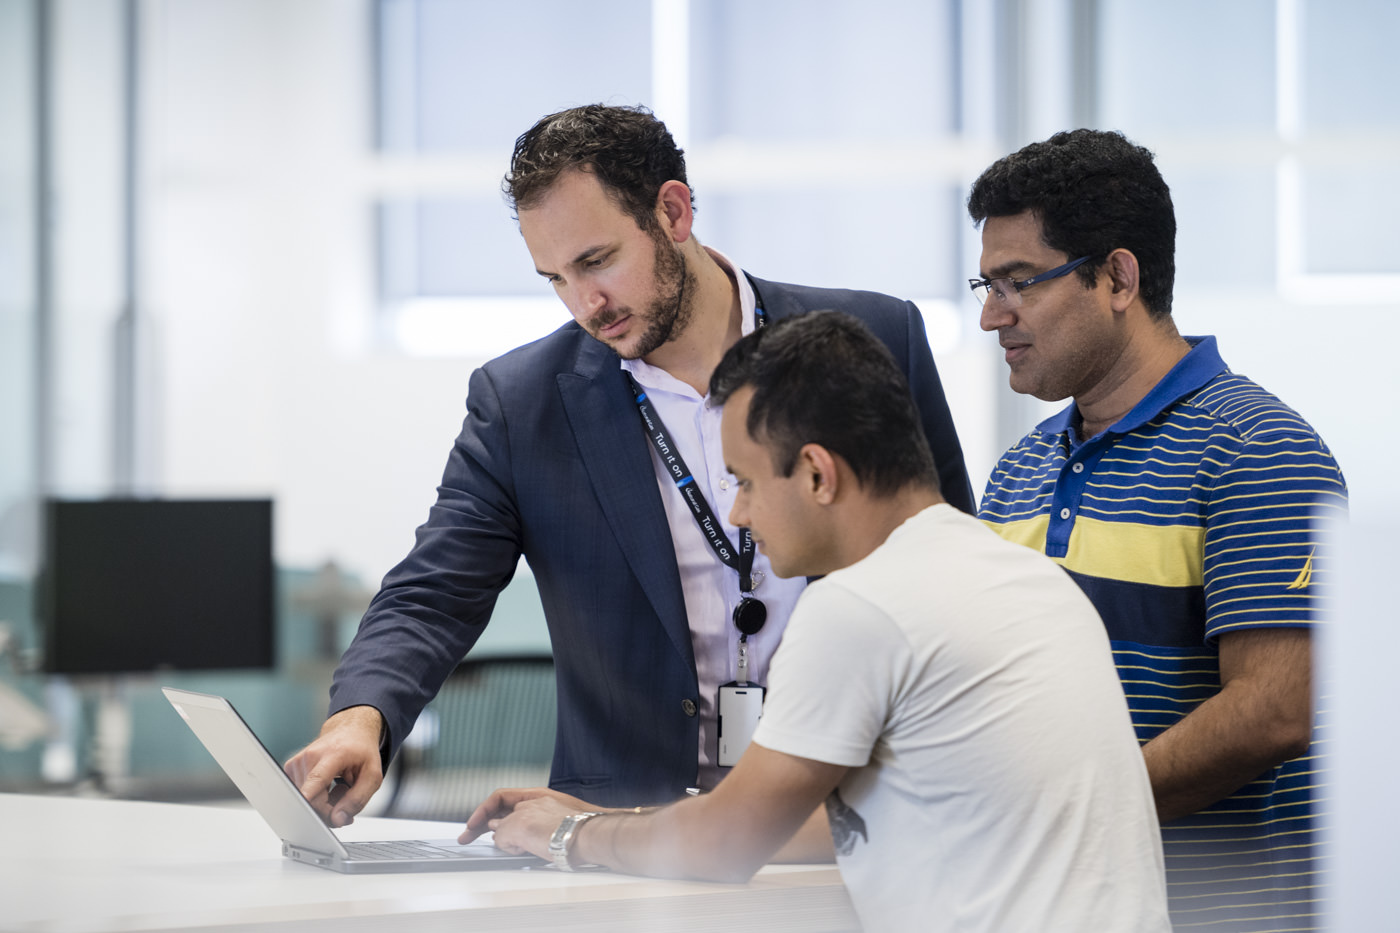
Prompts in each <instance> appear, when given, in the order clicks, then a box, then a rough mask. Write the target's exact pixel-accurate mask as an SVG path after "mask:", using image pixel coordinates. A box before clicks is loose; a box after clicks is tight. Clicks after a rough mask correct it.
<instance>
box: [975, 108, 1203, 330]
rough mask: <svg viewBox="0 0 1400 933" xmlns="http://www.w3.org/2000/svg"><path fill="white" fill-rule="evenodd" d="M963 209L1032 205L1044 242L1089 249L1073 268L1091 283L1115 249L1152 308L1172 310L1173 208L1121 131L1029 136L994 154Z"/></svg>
mask: <svg viewBox="0 0 1400 933" xmlns="http://www.w3.org/2000/svg"><path fill="white" fill-rule="evenodd" d="M967 211H968V213H969V214H971V215H972V219H973V221H974V222H976V223H978V224H981V223H982V221H984V220H986V219H987V218H988V217H1014V216H1015V215H1017V214H1020V213H1023V212H1025V211H1031V212H1032V213H1033V214H1034V215H1035V216H1036V217H1037V218H1039V220H1040V224H1041V229H1042V231H1043V238H1044V241H1045V245H1046V246H1048V247H1050V248H1051V249H1054V250H1058V251H1060V252H1062V253H1064V254H1065V255H1066V256H1067V257H1069V258H1070V259H1078V258H1079V257H1080V256H1088V257H1090V261H1089V262H1086V263H1085V264H1084V265H1082V266H1080V267H1079V268H1078V269H1077V270H1075V273H1076V274H1077V275H1078V276H1079V277H1080V279H1081V280H1082V281H1083V282H1084V284H1085V285H1086V286H1088V287H1090V288H1092V287H1093V286H1094V284H1095V282H1096V281H1097V276H1096V269H1097V268H1098V266H1100V265H1101V264H1102V263H1103V261H1104V260H1105V259H1107V258H1108V254H1109V253H1111V252H1113V251H1114V250H1115V249H1126V250H1128V251H1129V252H1131V253H1132V254H1133V255H1134V256H1136V257H1137V260H1138V268H1139V270H1140V275H1139V281H1138V289H1139V294H1141V296H1142V302H1143V304H1144V305H1146V306H1147V309H1148V311H1150V312H1151V313H1152V314H1153V315H1157V316H1162V315H1168V314H1171V310H1172V286H1173V280H1174V279H1175V278H1176V258H1175V257H1176V214H1175V212H1174V211H1173V209H1172V197H1171V191H1170V190H1169V189H1168V188H1167V183H1166V182H1165V181H1163V180H1162V175H1161V173H1160V172H1158V171H1157V166H1156V164H1155V163H1154V162H1153V157H1152V153H1151V152H1149V151H1148V150H1147V149H1144V148H1143V147H1142V146H1138V145H1135V144H1134V143H1132V142H1129V141H1128V139H1126V138H1125V137H1124V136H1123V134H1122V133H1117V132H1110V131H1104V130H1087V129H1079V130H1072V131H1070V132H1066V133H1056V134H1055V135H1054V136H1051V137H1050V138H1049V139H1047V140H1045V141H1044V142H1039V143H1031V144H1030V145H1029V146H1026V147H1025V148H1023V149H1021V150H1020V151H1018V152H1014V153H1012V154H1011V155H1009V156H1006V157H1005V158H1003V159H1000V160H999V161H997V162H995V163H994V164H993V165H992V166H991V167H990V168H988V169H987V170H986V171H985V172H983V173H982V175H981V177H979V178H978V179H977V181H975V182H973V185H972V193H971V194H970V195H969V196H968V199H967Z"/></svg>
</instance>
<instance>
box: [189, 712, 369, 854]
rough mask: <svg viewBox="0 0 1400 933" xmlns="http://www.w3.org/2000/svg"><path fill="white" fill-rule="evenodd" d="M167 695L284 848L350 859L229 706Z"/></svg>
mask: <svg viewBox="0 0 1400 933" xmlns="http://www.w3.org/2000/svg"><path fill="white" fill-rule="evenodd" d="M161 692H162V693H164V694H165V697H166V699H168V700H169V701H170V703H171V705H172V706H174V707H175V711H176V712H177V713H179V714H180V716H181V717H182V718H183V719H184V720H185V722H186V724H188V725H189V727H190V729H192V730H193V731H194V734H195V735H196V736H198V737H199V740H200V741H201V742H202V743H204V747H205V748H207V749H208V750H209V754H211V755H213V756H214V760H215V761H217V762H218V763H219V766H220V767H221V768H223V769H224V772H225V773H226V774H228V776H229V777H230V778H231V779H232V780H233V783H234V784H236V785H237V786H238V789H239V790H240V791H242V793H243V796H244V797H247V798H248V802H249V803H251V804H252V805H253V809H255V810H257V811H258V813H259V814H260V815H261V816H262V818H263V820H265V821H266V822H267V825H268V826H271V827H272V831H273V832H275V833H276V834H277V835H278V836H279V837H280V838H281V839H282V841H283V842H287V843H291V844H292V845H294V846H300V847H301V848H304V849H311V850H313V851H316V852H325V853H327V854H330V855H336V856H339V857H341V858H344V857H345V856H346V851H345V847H344V846H343V845H341V843H340V840H339V839H337V838H336V836H335V834H334V833H332V832H331V831H330V829H328V828H327V827H326V824H325V823H323V822H321V817H320V816H319V815H318V814H317V813H316V811H315V810H313V809H312V808H311V804H309V803H307V802H306V798H305V797H303V796H302V795H301V791H299V790H298V789H297V787H296V785H295V784H293V783H292V780H291V778H289V777H287V775H286V773H285V772H284V771H283V770H282V766H281V765H280V764H278V762H277V760H276V759H275V758H273V757H272V754H271V753H270V752H269V751H268V750H267V747H266V746H264V745H263V743H262V741H261V740H260V739H259V738H258V737H257V735H255V734H254V733H253V730H252V729H250V728H249V727H248V724H247V723H246V722H244V720H243V717H242V716H240V715H239V714H238V711H237V710H236V709H234V708H233V706H232V705H231V704H230V703H229V702H228V700H225V699H224V698H223V697H218V696H211V695H209V694H206V693H194V692H192V691H190V690H178V689H176V688H174V687H162V688H161Z"/></svg>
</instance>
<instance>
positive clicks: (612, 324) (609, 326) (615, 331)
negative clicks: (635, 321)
mask: <svg viewBox="0 0 1400 933" xmlns="http://www.w3.org/2000/svg"><path fill="white" fill-rule="evenodd" d="M631 319H632V315H630V314H621V315H618V316H617V317H615V318H613V319H611V320H609V321H607V322H606V323H599V324H594V326H593V333H595V334H596V335H598V337H599V338H602V339H606V338H610V337H617V336H618V335H620V334H621V333H622V332H623V331H625V330H626V329H627V322H628V321H630V320H631Z"/></svg>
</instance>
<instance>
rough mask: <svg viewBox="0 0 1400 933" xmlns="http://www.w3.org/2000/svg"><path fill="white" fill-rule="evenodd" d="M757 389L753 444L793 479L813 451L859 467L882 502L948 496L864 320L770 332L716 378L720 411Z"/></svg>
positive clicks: (796, 322) (757, 336) (909, 401)
mask: <svg viewBox="0 0 1400 933" xmlns="http://www.w3.org/2000/svg"><path fill="white" fill-rule="evenodd" d="M745 386H752V387H753V390H754V392H753V399H752V401H750V403H749V417H748V422H747V424H746V425H745V426H746V428H747V429H748V433H749V436H750V437H752V438H753V439H754V440H756V441H758V442H760V443H763V444H765V445H766V446H767V447H768V448H769V454H770V456H771V457H772V460H773V465H774V467H775V471H776V472H777V473H778V474H779V475H781V476H791V475H792V471H793V469H794V468H795V467H796V466H797V460H798V455H799V454H800V452H801V450H802V447H803V445H805V444H819V445H821V446H822V447H825V448H826V449H827V450H829V451H831V452H832V453H833V454H837V455H839V456H840V457H841V458H842V459H843V460H845V461H846V462H847V463H848V464H850V467H851V471H852V472H853V473H855V475H856V480H857V481H858V482H859V483H860V484H861V486H862V487H863V488H865V489H868V490H869V491H871V492H872V493H874V494H876V495H893V494H894V493H897V492H899V491H900V490H902V489H904V488H905V487H907V486H910V485H916V484H917V485H922V486H924V487H926V488H930V489H933V490H937V489H938V470H937V469H936V467H935V464H934V462H933V454H932V452H930V450H929V446H928V439H927V438H926V437H925V436H924V429H923V422H922V421H921V420H920V419H919V409H918V406H916V405H915V404H914V397H913V394H912V393H911V392H910V391H909V383H908V381H907V380H906V379H905V378H904V373H903V372H901V371H900V369H899V365H898V364H897V363H895V360H894V357H893V355H891V353H890V351H889V348H887V347H886V346H885V345H884V344H883V343H882V342H881V341H880V339H879V338H878V337H876V336H875V335H874V334H873V333H871V331H870V328H868V327H866V326H865V324H864V323H862V322H861V321H860V320H859V319H858V318H854V317H852V316H850V315H849V314H843V313H841V312H839V311H810V312H808V313H806V314H798V315H794V316H792V317H787V318H783V319H782V320H779V321H777V322H775V323H772V324H770V325H768V326H766V327H760V328H758V329H756V330H755V331H754V332H753V333H751V334H749V335H748V336H746V337H744V338H742V339H741V340H739V341H738V342H737V343H736V344H734V346H732V347H730V348H729V351H728V352H727V353H725V355H724V358H723V359H722V360H721V361H720V364H719V366H718V367H716V369H715V371H714V374H713V375H712V376H711V377H710V403H711V404H713V405H722V404H724V403H725V402H726V401H727V400H728V399H729V398H730V397H731V396H732V395H733V394H734V393H735V392H737V391H739V390H740V389H742V388H743V387H745Z"/></svg>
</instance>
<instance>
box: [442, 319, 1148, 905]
mask: <svg viewBox="0 0 1400 933" xmlns="http://www.w3.org/2000/svg"><path fill="white" fill-rule="evenodd" d="M710 395H711V398H712V399H713V400H714V403H715V404H723V405H724V406H725V407H724V415H723V421H722V430H721V436H722V439H723V444H724V454H725V461H726V464H727V466H728V468H729V469H730V470H731V471H732V472H733V473H734V476H735V478H736V479H737V481H738V483H739V495H738V499H737V501H736V503H735V505H734V511H733V513H732V515H731V516H730V517H731V520H732V521H733V522H734V523H735V524H737V525H742V526H746V527H748V528H750V529H751V532H752V534H753V537H754V540H755V542H756V544H757V545H758V547H759V548H760V549H761V550H762V551H763V553H764V554H766V555H767V556H768V558H769V560H770V562H771V564H772V567H773V571H774V573H776V574H778V575H780V576H785V577H787V576H818V575H825V576H824V577H823V579H821V580H819V581H817V582H816V583H813V584H812V585H811V586H809V587H808V588H807V590H806V591H805V592H804V593H803V595H802V596H801V598H800V599H799V601H798V604H797V608H796V609H795V610H794V612H793V615H792V617H791V620H790V622H789V623H788V628H787V630H786V632H785V633H784V636H783V640H782V643H781V645H780V646H779V648H778V651H777V653H776V655H775V656H774V659H773V662H772V667H771V669H770V689H769V693H768V697H767V700H766V703H765V704H764V706H763V710H762V712H763V715H762V718H761V719H760V720H759V722H758V725H757V730H756V732H755V733H754V735H753V740H752V743H751V744H750V745H749V746H748V749H747V750H746V751H745V752H744V753H743V756H742V758H741V759H740V760H739V763H738V765H737V766H735V768H734V770H733V772H732V773H731V775H730V776H729V777H728V778H727V779H726V780H725V781H723V782H722V783H721V784H720V785H719V786H718V787H717V788H716V789H715V790H714V791H713V792H712V793H710V794H707V795H705V796H702V797H697V798H694V799H688V800H683V801H681V802H679V803H676V804H673V805H671V806H668V807H662V808H659V809H655V810H649V811H644V812H630V811H616V810H606V811H598V810H596V809H595V808H592V807H589V806H588V805H587V804H585V803H583V802H582V801H579V800H576V799H574V798H570V797H567V796H565V795H562V794H559V793H556V792H551V791H547V790H543V789H538V790H525V791H518V790H512V791H497V792H496V794H494V795H493V796H492V798H491V799H490V800H488V801H487V802H486V803H485V804H483V805H482V807H481V808H480V809H478V810H477V812H476V813H474V814H472V817H471V818H470V820H468V823H467V830H466V832H464V833H463V839H464V840H465V839H470V838H474V837H475V836H477V835H480V834H481V833H482V832H485V831H486V830H487V829H491V830H494V831H495V841H496V844H497V845H499V846H501V847H503V848H506V849H508V850H512V851H514V850H528V851H531V852H534V853H536V854H538V855H541V856H543V857H546V858H552V859H553V860H554V861H555V863H556V864H557V865H558V866H559V867H560V868H563V869H566V870H567V869H571V868H573V867H574V866H576V865H579V864H583V863H591V864H600V865H605V866H608V867H611V868H614V869H617V870H620V871H625V872H631V873H635V874H646V875H656V876H662V877H686V878H701V879H715V880H743V879H747V878H748V877H750V876H751V875H752V874H753V872H754V871H756V870H757V869H758V868H759V866H761V865H763V864H764V863H765V862H767V861H769V860H770V859H773V858H774V857H775V855H777V856H780V857H786V858H789V859H802V858H809V859H810V858H812V857H813V856H814V855H817V854H819V853H818V848H817V846H816V843H817V841H818V839H820V840H822V844H821V846H820V848H821V849H824V851H825V854H826V855H828V856H829V855H830V853H831V851H832V848H833V844H834V849H835V855H836V859H837V863H838V865H839V866H840V869H841V874H842V877H843V879H844V880H845V882H846V886H847V888H848V889H849V891H850V895H851V900H852V902H853V904H854V905H855V908H856V912H857V913H858V914H859V916H860V918H861V922H862V924H863V925H864V926H865V928H866V929H867V930H870V931H882V933H883V931H901V930H958V931H974V930H976V931H989V933H990V931H998V933H1004V931H1020V930H1027V931H1029V930H1035V931H1045V930H1062V931H1075V933H1080V931H1087V930H1113V931H1115V933H1130V931H1166V930H1168V929H1169V926H1168V921H1167V912H1166V895H1165V883H1164V877H1163V868H1162V850H1161V840H1160V837H1159V834H1158V829H1157V818H1156V811H1155V809H1154V807H1153V802H1152V792H1151V788H1150V786H1149V784H1148V781H1147V772H1146V769H1145V767H1144V765H1143V761H1142V755H1141V753H1140V752H1139V751H1138V746H1137V741H1136V739H1135V738H1134V736H1133V731H1132V727H1131V725H1130V723H1129V719H1128V711H1127V706H1126V704H1125V703H1124V700H1123V694H1122V688H1121V687H1120V686H1119V681H1118V675H1117V673H1116V672H1115V670H1114V667H1113V662H1112V658H1111V656H1110V653H1109V647H1108V641H1107V638H1106V636H1105V635H1104V631H1103V625H1102V623H1101V622H1100V621H1099V619H1098V617H1097V615H1096V614H1095V612H1094V610H1093V608H1092V606H1091V605H1090V604H1089V602H1088V600H1087V599H1086V598H1085V597H1084V595H1083V593H1082V592H1081V591H1080V590H1079V588H1078V587H1077V586H1075V585H1074V583H1073V582H1072V581H1071V580H1070V579H1069V578H1068V577H1067V576H1066V575H1065V574H1064V572H1063V571H1061V570H1060V569H1059V568H1058V567H1056V566H1055V565H1054V564H1053V563H1052V562H1051V561H1049V560H1048V559H1047V558H1045V557H1044V556H1043V555H1041V554H1038V553H1035V552H1034V551H1031V550H1029V549H1027V548H1021V547H1019V546H1017V545H1013V544H1010V543H1008V542H1005V541H1003V540H1001V539H1000V538H999V537H997V536H996V535H995V534H994V533H992V532H990V531H989V530H988V529H986V528H985V527H983V526H982V525H981V524H980V523H978V522H977V521H976V520H975V519H972V518H970V517H969V516H966V515H963V514H961V513H959V512H958V511H957V510H956V509H954V508H952V507H951V506H949V505H947V504H946V503H945V502H944V501H943V499H942V497H941V496H940V495H939V491H938V479H937V473H936V471H935V469H934V464H933V462H932V460H931V458H930V456H929V454H928V448H927V445H926V444H924V443H923V442H922V439H921V436H920V428H919V422H918V416H917V410H916V409H915V407H914V404H913V401H912V400H911V398H910V395H909V390H908V387H907V385H906V384H905V382H904V379H903V377H902V375H901V374H900V372H899V370H898V368H897V367H896V365H895V363H894V361H893V359H892V358H891V357H890V356H889V353H888V351H887V350H885V349H884V347H883V346H882V345H881V344H880V343H879V341H878V340H877V339H876V338H875V337H874V336H873V335H871V334H870V333H869V331H868V330H867V329H866V328H865V327H864V325H862V324H861V323H860V322H859V321H857V320H855V319H854V318H851V317H849V316H846V315H843V314H839V313H836V312H814V313H811V314H806V315H802V316H800V317H794V318H790V319H786V320H783V321H780V322H778V323H776V324H774V325H772V326H770V327H767V328H764V329H762V330H759V331H757V332H755V333H754V334H752V335H750V336H748V337H745V338H744V339H743V340H741V341H739V343H738V344H736V345H735V346H734V347H733V348H732V349H731V350H730V351H729V353H728V354H727V355H726V356H725V358H724V361H723V362H722V363H721V364H720V366H719V368H718V369H716V370H715V374H714V377H713V379H712V381H711V385H710ZM740 686H742V685H740ZM823 802H824V803H825V807H824V808H821V807H819V806H818V805H819V804H821V803H823ZM785 843H786V844H787V845H786V847H785V848H783V847H784V845H785ZM780 848H782V851H781V852H780V851H779V850H780Z"/></svg>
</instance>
